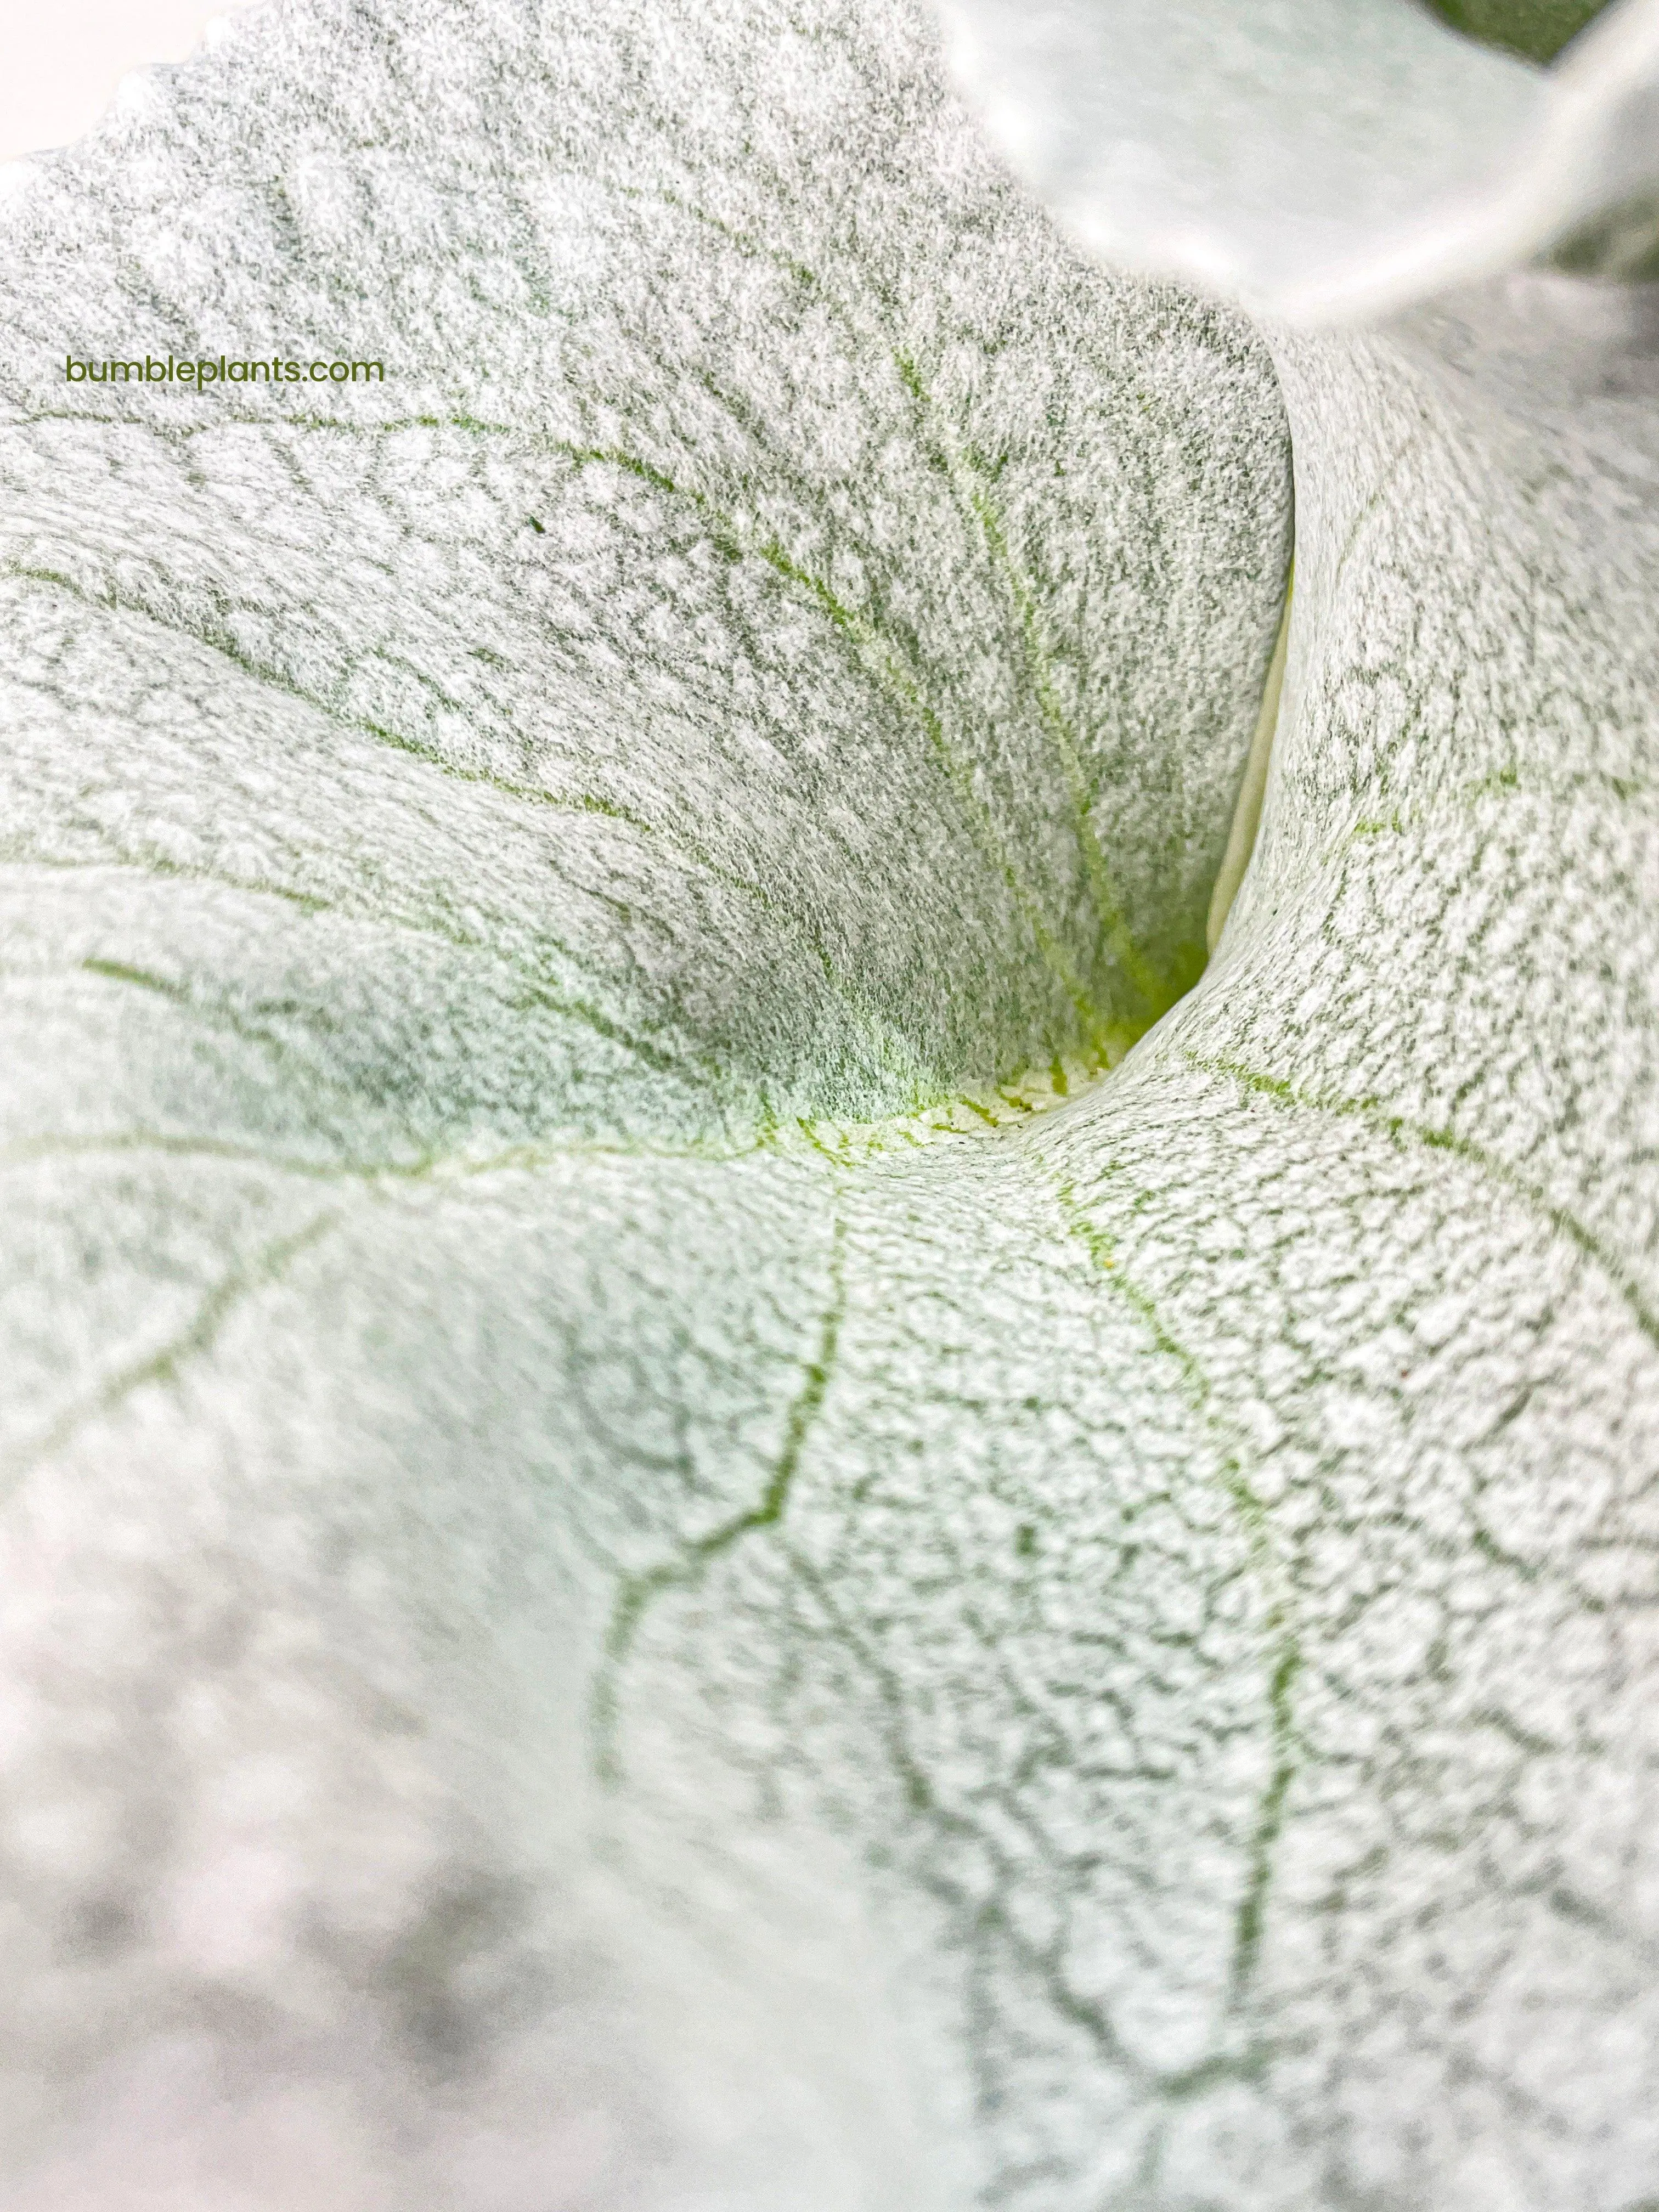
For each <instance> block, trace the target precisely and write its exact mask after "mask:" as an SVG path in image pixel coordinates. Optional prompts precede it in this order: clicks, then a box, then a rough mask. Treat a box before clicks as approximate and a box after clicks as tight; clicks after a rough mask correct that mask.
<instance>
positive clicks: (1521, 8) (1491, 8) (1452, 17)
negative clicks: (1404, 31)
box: [1429, 0, 1607, 62]
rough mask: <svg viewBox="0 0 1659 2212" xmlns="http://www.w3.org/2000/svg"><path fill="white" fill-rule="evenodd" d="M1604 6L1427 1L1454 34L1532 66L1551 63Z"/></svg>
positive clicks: (1594, 2)
mask: <svg viewBox="0 0 1659 2212" xmlns="http://www.w3.org/2000/svg"><path fill="white" fill-rule="evenodd" d="M1429 5H1430V6H1431V8H1433V9H1434V11H1435V13H1436V15H1442V16H1443V17H1444V18H1445V20H1446V21H1447V22H1449V24H1450V25H1451V26H1452V27H1453V28H1454V29H1455V30H1459V31H1463V32H1465V33H1468V36H1469V37H1470V38H1472V39H1480V40H1485V41H1486V43H1487V44H1488V45H1490V46H1507V47H1508V48H1509V49H1510V52H1512V53H1517V54H1524V55H1525V56H1526V57H1527V58H1528V60H1530V61H1535V62H1550V61H1553V60H1554V58H1555V57H1556V56H1557V54H1559V52H1560V51H1561V49H1562V47H1563V46H1565V45H1566V44H1567V43H1568V41H1569V40H1571V39H1575V38H1577V35H1578V33H1579V32H1580V31H1582V30H1583V28H1584V27H1585V25H1586V24H1587V23H1589V22H1592V21H1594V20H1595V17H1596V16H1597V15H1600V14H1601V10H1602V9H1603V8H1604V7H1605V6H1606V5H1607V0H1429Z"/></svg>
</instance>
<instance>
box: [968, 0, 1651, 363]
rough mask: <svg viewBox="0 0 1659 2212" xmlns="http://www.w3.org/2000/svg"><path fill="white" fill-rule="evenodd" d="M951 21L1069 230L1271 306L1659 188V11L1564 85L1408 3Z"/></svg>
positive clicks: (1128, 1) (1322, 305) (1638, 19)
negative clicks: (1658, 105) (1658, 116)
mask: <svg viewBox="0 0 1659 2212" xmlns="http://www.w3.org/2000/svg"><path fill="white" fill-rule="evenodd" d="M940 13H941V15H943V17H944V19H945V23H946V25H947V26H948V27H949V29H950V31H951V52H952V60H953V65H954V68H955V72H956V75H957V79H958V81H959V82H961V83H962V84H963V87H964V88H966V89H967V90H968V91H969V93H970V94H971V96H972V97H973V100H974V101H975V106H977V107H978V108H979V110H980V111H981V113H982V115H983V118H984V120H985V122H986V125H987V129H988V131H989V132H990V135H991V137H993V139H994V141H995V142H996V143H997V144H998V145H999V146H1000V149H1002V151H1003V152H1004V153H1005V155H1006V156H1007V158H1008V160H1009V161H1010V163H1011V165H1012V167H1013V168H1014V170H1015V171H1016V173H1018V174H1019V175H1021V176H1022V177H1024V179H1026V181H1027V182H1028V183H1029V184H1030V185H1031V186H1032V187H1033V189H1034V190H1035V191H1036V194H1037V196H1038V197H1039V198H1041V199H1042V201H1044V202H1045V203H1046V204H1048V206H1049V207H1051V208H1052V209H1053V210H1054V213H1055V215H1056V216H1057V217H1058V218H1059V220H1060V222H1061V224H1062V226H1063V227H1064V228H1066V230H1067V231H1068V232H1069V233H1070V234H1072V235H1073V236H1074V237H1075V238H1077V239H1078V240H1079V241H1080V242H1081V243H1082V244H1083V245H1084V246H1086V247H1087V248H1088V249H1089V250H1090V251H1091V252H1094V253H1096V254H1097V255H1098V256H1099V257H1100V258H1102V259H1103V260H1106V261H1109V262H1111V263H1112V264H1115V265H1116V266H1120V267H1135V268H1142V269H1149V270H1158V271H1160V272H1162V273H1166V274H1167V273H1170V272H1171V271H1175V272H1180V273H1183V274H1187V275H1189V276H1192V277H1194V278H1195V279H1197V280H1198V281H1199V282H1200V283H1203V284H1204V285H1206V287H1210V288H1213V289H1217V290H1219V291H1222V292H1225V293H1226V294H1228V295H1231V296H1234V297H1237V298H1239V299H1242V300H1243V301H1246V302H1247V303H1248V304H1249V305H1250V306H1251V307H1254V308H1255V309H1256V310H1257V311H1259V312H1261V313H1264V314H1267V315H1268V316H1270V317H1283V318H1285V319H1289V320H1291V321H1295V322H1297V323H1303V324H1309V323H1316V322H1324V323H1333V322H1340V321H1342V320H1344V319H1349V318H1352V317H1357V316H1374V315H1376V314H1379V313H1388V312H1391V311H1394V310H1395V309H1398V308H1401V307H1407V306H1409V305H1410V304H1411V302H1412V301H1414V300H1416V299H1419V298H1420V297H1422V296H1423V295H1425V294H1427V293H1430V292H1431V291H1434V290H1437V289H1445V288H1446V287H1448V286H1449V285H1453V284H1457V283H1470V282H1474V281H1476V280H1479V279H1482V278H1486V277H1487V276H1492V275H1493V274H1495V273H1497V272H1498V271H1501V270H1504V269H1506V268H1509V267H1510V266H1511V265H1513V264H1515V263H1516V262H1519V261H1521V260H1523V259H1525V258H1530V257H1531V256H1533V255H1535V254H1538V253H1540V252H1543V251H1544V250H1545V249H1546V248H1547V247H1549V246H1552V245H1553V244H1556V243H1558V242H1559V241H1562V240H1566V239H1568V238H1570V237H1577V236H1578V235H1579V234H1582V233H1583V232H1584V231H1585V230H1586V229H1587V228H1589V227H1591V226H1594V225H1595V223H1596V222H1598V220H1599V219H1601V218H1602V217H1604V216H1606V215H1607V212H1608V211H1609V210H1613V208H1615V207H1617V206H1619V205H1620V204H1621V203H1623V202H1625V201H1626V200H1628V199H1632V198H1635V197H1642V196H1645V194H1646V193H1647V192H1648V191H1649V190H1650V187H1652V185H1654V184H1655V182H1656V155H1655V150H1654V149H1655V147H1656V144H1659V138H1656V136H1655V131H1654V127H1653V118H1654V101H1655V97H1656V94H1655V89H1654V88H1655V85H1656V83H1659V8H1656V6H1655V5H1654V4H1653V0H1625V4H1624V5H1622V6H1620V7H1617V8H1614V9H1611V10H1609V11H1608V12H1607V14H1606V15H1605V16H1604V17H1603V19H1602V20H1601V21H1600V22H1598V23H1597V24H1596V25H1595V27H1593V28H1592V29H1591V30H1589V32H1587V33H1585V34H1584V35H1583V38H1582V39H1581V40H1577V41H1576V42H1575V44H1574V45H1573V46H1572V49H1571V52H1570V54H1568V55H1567V56H1566V57H1565V58H1564V59H1563V60H1562V62H1561V63H1560V64H1559V67H1558V68H1557V69H1555V70H1552V71H1551V72H1549V73H1548V74H1547V75H1544V74H1541V73H1540V72H1539V71H1538V70H1536V69H1534V68H1533V67H1531V66H1529V65H1528V64H1527V63H1525V62H1523V61H1522V60H1520V59H1519V58H1516V56H1514V55H1512V54H1509V53H1504V52H1498V51H1495V50H1483V49H1482V48H1480V47H1478V46H1474V44H1473V43H1471V42H1470V41H1468V40H1465V39H1462V38H1459V37H1458V36H1457V35H1456V34H1455V33H1454V32H1453V31H1451V30H1450V29H1449V27H1447V26H1446V25H1445V24H1443V23H1442V22H1440V21H1437V20H1436V18H1435V17H1434V15H1431V13H1430V12H1429V9H1428V8H1427V7H1418V6H1416V5H1414V4H1413V0H1272V4H1267V5H1262V6H1257V7H1249V8H1246V7H1240V6H1237V5H1235V4H1234V0H1188V4H1184V5H1179V6H1170V5H1168V4H1167V0H1165V3H1164V4H1160V0H1121V4H1118V5H1115V6H1112V7H1109V8H1104V7H1099V6H1096V5H1094V4H1092V0H1044V4H1042V5H1041V6H1036V7H1032V6H1028V5H1025V4H1024V3H1023V0H1018V4H1017V0H941V8H940ZM1483 20H1485V19H1483Z"/></svg>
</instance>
